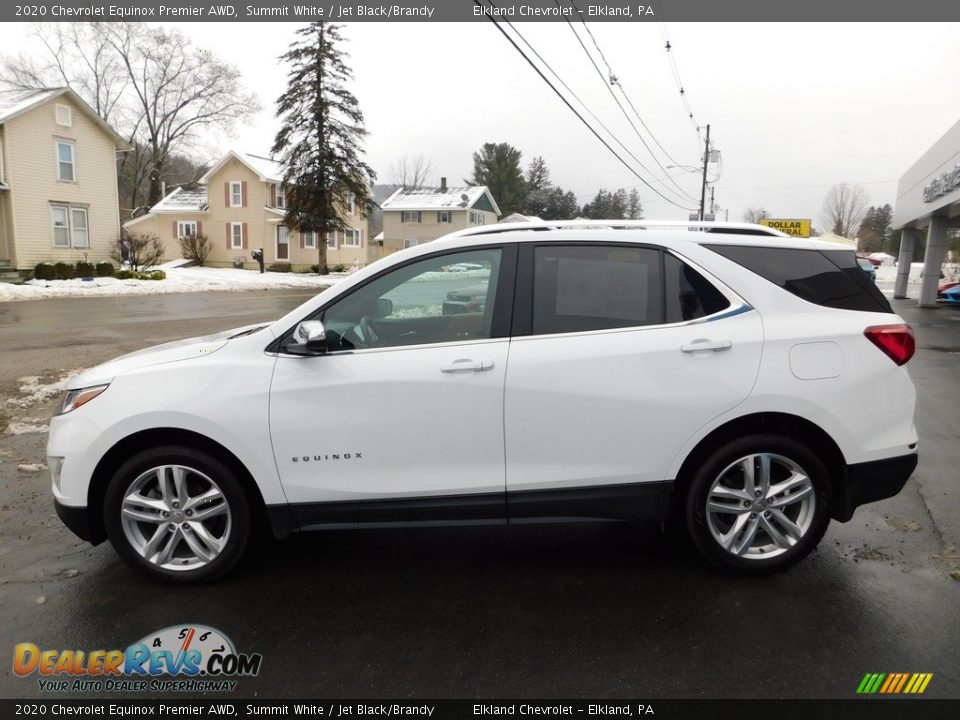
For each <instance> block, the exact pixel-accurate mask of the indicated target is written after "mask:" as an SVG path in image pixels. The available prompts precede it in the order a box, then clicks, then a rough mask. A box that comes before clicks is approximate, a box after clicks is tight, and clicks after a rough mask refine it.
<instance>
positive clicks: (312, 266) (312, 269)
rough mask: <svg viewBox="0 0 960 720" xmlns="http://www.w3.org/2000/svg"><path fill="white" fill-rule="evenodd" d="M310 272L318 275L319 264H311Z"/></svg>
mask: <svg viewBox="0 0 960 720" xmlns="http://www.w3.org/2000/svg"><path fill="white" fill-rule="evenodd" d="M310 272H312V273H316V274H317V275H319V274H320V266H319V265H311V266H310Z"/></svg>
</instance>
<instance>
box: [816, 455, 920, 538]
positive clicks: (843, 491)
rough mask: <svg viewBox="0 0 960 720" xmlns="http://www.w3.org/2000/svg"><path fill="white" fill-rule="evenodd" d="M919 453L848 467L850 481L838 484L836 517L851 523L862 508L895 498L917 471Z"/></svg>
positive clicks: (834, 512)
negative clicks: (859, 508) (915, 470)
mask: <svg viewBox="0 0 960 720" xmlns="http://www.w3.org/2000/svg"><path fill="white" fill-rule="evenodd" d="M918 459H919V456H918V455H917V453H915V452H914V453H910V454H909V455H900V456H899V457H892V458H886V459H884V460H874V461H872V462H865V463H857V464H855V465H847V470H846V477H845V478H844V481H843V482H841V483H839V484H838V487H837V488H836V496H835V497H834V506H833V517H834V518H835V519H837V520H839V521H840V522H847V521H848V520H849V519H850V518H852V517H853V511H854V510H856V509H857V508H858V507H860V506H861V505H866V504H867V503H872V502H876V501H877V500H884V499H885V498H889V497H893V496H894V495H896V494H897V493H898V492H900V491H901V490H902V489H903V486H904V485H906V483H907V480H908V479H909V478H910V475H911V473H913V471H914V469H915V468H916V467H917V461H918Z"/></svg>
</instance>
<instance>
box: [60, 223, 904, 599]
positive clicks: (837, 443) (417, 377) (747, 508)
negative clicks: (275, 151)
mask: <svg viewBox="0 0 960 720" xmlns="http://www.w3.org/2000/svg"><path fill="white" fill-rule="evenodd" d="M600 225H602V226H598V224H597V221H593V222H592V224H591V225H589V226H587V225H584V224H582V223H581V224H579V225H578V224H577V223H575V222H570V223H552V224H546V223H543V224H521V225H501V226H494V227H489V226H487V227H482V228H474V229H471V230H466V231H461V232H458V233H454V234H453V235H450V236H447V237H446V238H444V239H441V240H438V241H436V242H431V243H429V244H427V245H421V246H418V247H415V248H411V249H409V250H406V251H403V252H399V253H396V254H395V255H391V256H389V257H388V258H386V259H383V260H381V261H379V262H376V263H374V264H372V265H371V266H369V267H367V268H366V269H364V270H362V271H360V272H357V273H356V274H354V275H352V276H350V277H349V278H348V279H346V280H344V281H342V282H341V283H339V284H337V285H335V286H333V287H332V288H330V289H328V290H326V291H325V292H322V293H320V294H319V295H317V296H316V297H315V298H313V299H312V300H310V301H308V302H306V303H305V304H303V305H302V306H300V307H298V308H297V309H296V310H294V311H293V312H291V313H289V314H288V315H286V316H285V317H283V318H281V319H280V320H278V321H276V322H274V323H271V324H269V325H262V326H258V327H248V328H242V329H239V330H233V331H229V332H225V333H221V334H219V335H214V336H211V337H206V338H199V339H193V340H185V341H182V342H178V343H172V344H168V345H162V346H160V347H156V348H152V349H149V350H144V351H141V352H137V353H133V354H132V355H126V356H124V357H122V358H118V359H117V360H114V361H112V362H109V363H106V364H104V365H101V366H99V367H96V368H93V369H91V370H88V371H86V372H84V373H83V374H82V375H80V376H79V377H77V378H76V379H75V380H74V381H73V383H72V389H71V390H70V391H69V392H67V393H66V394H65V396H64V398H63V400H62V403H61V406H60V408H59V411H58V413H57V415H56V416H55V417H54V418H53V420H52V422H51V425H50V441H49V446H48V455H49V466H50V468H51V472H52V475H53V494H54V497H55V501H56V509H57V512H58V514H59V515H60V517H61V518H62V520H63V521H64V523H66V524H67V526H68V527H70V528H71V529H72V530H73V531H74V532H75V533H76V534H77V535H79V536H80V537H81V538H84V539H86V540H89V541H90V542H92V543H94V544H96V543H99V542H101V541H103V540H104V539H106V538H109V539H110V540H111V542H112V543H113V545H114V547H115V548H116V550H117V552H119V554H120V555H122V556H123V557H124V558H125V559H126V560H127V561H129V562H130V563H131V564H132V565H134V566H136V567H139V568H142V569H144V570H146V571H148V572H150V573H152V574H153V575H155V576H157V577H160V578H163V579H165V580H169V581H173V582H193V581H201V580H207V579H210V578H213V577H214V576H217V575H220V574H221V573H224V572H226V571H227V570H228V569H230V568H231V567H232V566H233V565H234V564H235V563H236V562H237V561H238V560H239V558H240V557H241V555H242V553H243V550H244V547H245V546H246V544H247V540H248V538H249V536H250V534H251V530H252V528H253V527H254V526H255V525H258V524H259V525H264V526H269V527H270V528H271V529H272V531H273V533H274V534H275V535H276V536H278V537H283V536H286V535H287V534H289V533H290V532H293V531H297V530H314V529H324V528H357V527H361V528H366V527H394V526H398V525H409V524H431V525H433V524H506V523H530V522H546V521H558V520H578V521H579V520H624V521H633V522H649V523H660V524H665V523H666V522H667V521H673V522H678V523H680V524H681V526H682V527H684V528H685V530H686V532H687V533H688V534H689V536H690V537H691V538H692V540H693V542H694V544H695V545H696V547H697V548H698V549H699V551H700V552H701V553H702V554H703V555H704V556H705V557H706V558H707V559H708V560H710V561H712V562H713V563H715V564H717V565H720V566H722V567H724V568H727V569H730V570H734V571H739V572H746V573H754V572H767V571H771V570H775V569H779V568H783V567H786V566H788V565H790V564H792V563H794V562H796V561H797V560H799V559H800V558H802V557H804V556H805V555H806V554H807V553H809V552H810V551H811V549H813V547H814V546H815V545H816V544H817V542H818V541H819V540H820V538H821V536H822V535H823V533H824V531H825V529H826V527H827V524H828V523H829V521H830V519H831V518H833V519H836V520H840V521H846V520H849V519H850V517H851V516H852V514H853V511H854V509H855V508H856V507H857V506H858V505H861V504H863V503H866V502H871V501H874V500H879V499H882V498H886V497H890V496H892V495H894V494H896V493H897V492H899V491H900V489H901V488H902V487H903V485H904V483H905V482H906V480H907V478H908V477H909V476H910V473H911V472H912V471H913V469H914V467H915V466H916V464H917V435H916V431H915V429H914V425H913V410H914V399H915V394H914V387H913V384H912V383H911V381H910V377H909V376H908V374H907V370H906V368H905V367H904V364H905V363H906V362H907V361H908V360H909V359H910V357H911V356H912V354H913V351H914V340H913V333H912V331H911V329H910V327H909V326H907V325H905V324H904V323H903V321H902V320H901V319H900V318H899V317H897V316H896V315H895V314H893V312H892V311H891V309H890V305H889V304H888V303H887V301H886V299H885V298H884V296H883V295H882V294H881V293H880V292H879V290H877V288H876V287H875V286H874V284H873V283H872V282H870V281H869V279H868V278H867V276H866V274H865V273H864V272H863V271H862V270H861V269H860V267H859V266H858V265H857V261H856V258H855V257H854V253H853V252H852V251H850V250H845V249H842V248H840V247H839V246H837V245H833V244H830V243H821V242H817V241H810V240H803V239H794V238H789V237H787V236H784V235H781V234H780V233H778V232H776V231H771V230H768V229H767V228H762V227H758V226H748V225H736V224H730V225H721V224H707V223H704V224H701V225H702V226H703V227H701V229H702V230H706V231H705V232H687V231H686V230H687V227H688V226H691V225H696V224H695V223H682V225H681V227H680V228H667V227H661V226H665V225H668V224H666V223H663V224H657V223H646V222H618V221H610V222H607V221H604V222H603V223H601V224H600ZM451 268H455V271H454V270H451ZM481 295H482V297H481ZM458 298H459V299H458ZM463 298H466V300H464V299H463Z"/></svg>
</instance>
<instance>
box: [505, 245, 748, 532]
mask: <svg viewBox="0 0 960 720" xmlns="http://www.w3.org/2000/svg"><path fill="white" fill-rule="evenodd" d="M518 273H519V274H518V290H517V304H516V309H515V318H514V338H513V341H512V344H511V349H510V368H509V373H508V376H507V385H506V399H505V408H504V413H505V433H506V453H507V490H508V496H507V497H508V512H509V517H510V520H511V522H513V521H515V520H523V519H526V518H536V517H542V516H549V517H562V516H566V515H569V516H574V517H580V516H583V515H593V516H597V517H626V518H634V519H644V518H652V517H654V516H655V513H656V509H657V503H658V500H659V496H660V488H661V487H662V485H663V483H662V481H664V480H667V479H668V478H667V477H666V473H667V471H668V470H667V469H668V467H669V465H670V462H671V460H672V459H673V457H674V456H675V454H676V453H677V452H678V451H679V449H680V447H681V446H682V445H683V443H684V442H685V441H686V440H687V439H688V438H689V437H691V436H692V435H693V434H694V433H695V432H696V431H697V429H698V428H700V427H702V426H703V425H704V424H705V423H707V422H708V421H709V420H711V419H712V418H714V417H716V416H718V415H719V414H721V413H723V412H724V411H726V410H728V409H730V408H732V407H734V406H735V405H737V404H738V403H740V402H742V401H743V400H744V399H745V398H746V397H747V395H748V394H749V392H750V390H751V388H752V386H753V383H754V380H755V378H756V375H757V371H758V368H759V361H760V350H761V346H762V326H761V321H760V318H759V316H758V314H757V313H756V312H755V311H753V310H752V309H750V308H749V306H746V305H745V304H744V303H743V302H742V301H740V300H739V299H738V298H736V296H735V295H733V293H731V292H730V291H729V290H725V291H723V292H721V290H719V289H718V288H717V287H716V286H715V285H714V284H713V283H712V282H711V281H709V280H707V279H706V277H704V275H703V274H702V273H700V272H698V271H697V270H696V269H694V268H693V267H692V266H690V265H689V264H688V263H685V262H683V261H681V260H680V259H679V258H677V257H675V256H674V255H672V254H670V253H668V252H665V251H663V250H661V249H659V248H655V247H643V246H630V245H624V244H610V245H600V244H593V243H591V244H576V243H566V244H547V243H542V244H537V245H535V246H525V247H522V248H521V256H520V263H519V270H518ZM725 293H726V294H725Z"/></svg>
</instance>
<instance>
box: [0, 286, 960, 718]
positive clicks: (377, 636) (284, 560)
mask: <svg viewBox="0 0 960 720" xmlns="http://www.w3.org/2000/svg"><path fill="white" fill-rule="evenodd" d="M307 297H308V294H305V293H304V292H303V291H278V292H259V293H255V292H251V293H229V294H202V295H200V294H192V295H180V296H174V295H169V296H155V297H142V298H140V297H131V298H122V299H107V298H103V299H99V298H86V299H77V300H41V301H31V302H21V303H8V304H5V305H0V412H2V413H6V415H7V418H6V419H7V420H13V421H16V422H27V423H28V424H29V422H30V421H37V422H42V418H43V417H45V416H47V415H49V412H50V408H51V405H52V401H39V402H36V403H32V404H31V403H29V402H28V401H26V400H25V398H24V394H23V393H22V392H21V391H20V389H19V388H20V386H21V385H22V383H18V382H17V378H20V377H22V376H26V375H33V376H41V379H42V380H50V379H56V378H57V377H59V376H60V375H61V374H62V373H63V372H65V371H69V370H71V369H73V368H81V367H88V366H90V365H92V364H94V363H97V362H101V361H103V360H106V359H108V358H110V357H113V356H115V355H117V354H120V353H123V352H127V351H131V350H134V349H137V348H140V347H144V346H147V345H150V344H154V343H158V342H163V341H165V340H170V339H174V338H179V337H185V336H189V335H197V334H202V333H207V332H211V331H215V330H219V329H224V328H228V327H233V326H239V325H244V324H248V323H252V322H256V321H258V320H261V319H264V320H265V319H269V318H271V317H276V316H278V315H280V314H281V313H283V312H285V311H286V310H288V309H289V308H291V307H293V306H294V305H296V304H298V303H299V302H302V301H303V300H305V299H306V298H307ZM913 305H914V303H913V302H912V301H904V302H898V303H896V308H897V310H898V311H899V312H901V313H902V314H903V315H904V316H905V317H906V319H907V320H908V321H909V322H911V323H912V324H913V325H914V327H915V329H916V331H917V336H918V340H919V347H920V349H919V351H918V353H917V355H916V357H915V358H914V359H913V360H912V361H911V364H910V369H911V374H912V376H913V378H914V380H915V382H916V384H917V387H918V391H919V397H920V400H919V407H918V413H917V423H918V427H919V429H920V437H921V445H920V448H921V454H920V457H921V460H920V466H919V468H918V470H917V472H916V473H915V475H914V477H913V479H911V481H910V482H909V483H908V485H907V487H906V488H905V489H904V491H903V492H902V493H901V494H900V495H899V496H897V497H896V498H893V499H891V500H888V501H885V502H882V503H878V504H875V505H872V506H867V507H864V508H861V509H860V510H858V511H857V513H856V515H855V517H854V519H853V520H852V521H851V522H849V523H847V524H837V523H834V524H832V525H831V527H830V529H829V530H828V532H827V535H826V537H825V538H824V540H823V542H822V544H821V545H820V547H819V549H818V550H817V551H816V552H815V553H814V554H813V555H812V556H811V557H809V558H808V559H807V560H806V561H804V562H803V563H801V564H800V565H799V566H797V567H795V568H793V569H791V570H790V571H788V572H785V573H782V574H779V575H776V576H773V577H767V578H759V579H744V578H733V577H727V576H724V575H721V574H718V573H716V572H714V571H712V570H710V569H708V568H706V567H705V566H703V565H702V564H701V563H700V562H699V561H697V560H696V559H695V558H693V557H691V556H690V555H689V554H687V552H686V551H684V550H682V549H679V548H677V547H674V546H672V545H671V543H670V542H669V541H668V540H666V539H664V538H662V537H660V536H658V535H655V534H640V533H637V532H636V531H635V530H634V529H633V528H631V527H628V526H619V525H613V524H611V525H562V526H518V527H507V528H501V527H497V528H480V529H476V528H463V529H417V530H370V531H361V532H326V533H315V534H303V535H300V536H294V537H292V538H290V539H289V540H286V541H282V542H281V541H274V540H270V539H261V540H259V541H258V542H257V543H255V545H254V547H253V548H252V550H251V552H250V553H249V555H248V556H247V558H246V559H245V560H244V562H243V563H242V564H241V565H240V566H239V567H238V569H237V570H236V571H235V572H234V573H233V574H231V575H230V576H229V577H227V578H225V579H224V580H223V581H221V582H218V583H217V584H214V585H210V586H205V587H198V588H179V589H178V588H170V587H166V586H163V585H158V584H156V583H155V582H153V581H151V580H148V579H146V578H144V577H143V576H141V575H140V574H138V573H135V572H134V571H132V570H131V569H129V568H128V567H127V566H126V565H125V564H123V563H122V562H121V561H120V560H119V559H118V558H117V557H116V555H115V554H114V552H113V550H112V549H111V548H110V546H109V545H101V546H99V547H96V548H91V547H89V546H88V545H86V544H84V543H82V542H80V541H79V540H77V538H75V537H74V536H73V535H72V534H71V533H70V532H69V531H68V530H66V529H65V528H64V527H63V526H62V525H61V524H60V522H59V520H58V519H57V518H56V516H55V515H54V513H53V509H52V506H51V501H50V496H49V490H48V484H49V479H48V477H47V475H46V473H45V472H24V471H20V470H18V465H20V464H28V463H40V462H42V461H43V459H44V451H43V448H44V443H45V440H46V438H45V434H44V433H42V432H33V433H27V434H23V435H17V436H10V435H6V436H4V435H2V433H0V517H2V520H3V521H2V523H0V618H2V620H3V622H2V623H0V655H2V653H11V652H12V648H13V646H14V645H15V644H16V643H19V642H33V643H36V644H37V645H39V646H40V647H42V648H60V649H64V648H76V649H87V650H90V649H110V648H124V647H126V646H127V645H128V644H129V643H132V642H134V641H136V640H138V639H140V638H142V637H144V636H146V635H148V634H149V633H151V632H152V631H155V630H159V629H161V628H164V627H167V626H171V625H179V624H184V623H191V622H195V623H203V624H206V625H210V626H213V627H215V628H218V629H220V630H221V631H223V632H224V633H225V634H226V635H228V636H229V637H230V638H232V639H233V641H234V643H235V644H236V646H237V648H238V649H239V650H240V651H241V652H259V653H262V655H263V666H262V669H261V672H260V674H259V676H258V677H256V678H246V679H243V680H241V681H240V684H239V687H238V690H237V693H236V695H237V696H241V697H254V696H256V697H261V698H278V697H285V698H295V697H304V696H313V697H344V698H349V697H353V698H356V697H363V698H371V699H373V698H389V697H404V698H407V697H408V698H422V697H434V698H439V697H476V698H500V697H507V696H514V697H571V698H576V697H607V698H620V697H644V698H649V699H653V698H667V697H684V698H686V697H692V698H698V697H734V698H746V697H768V698H769V697H773V698H776V697H797V698H801V697H836V698H851V697H854V691H855V689H856V686H857V684H858V683H859V681H860V679H861V678H862V677H863V675H864V673H867V672H932V673H934V678H933V680H932V682H931V683H930V685H929V687H928V689H927V692H926V696H927V697H952V698H957V697H960V645H958V643H957V637H958V635H960V632H958V631H960V611H958V608H960V581H958V579H960V575H958V576H957V579H955V578H954V577H952V576H951V572H956V571H957V570H958V569H960V554H958V550H957V547H958V546H960V520H958V518H960V513H958V512H957V510H958V500H957V484H958V478H960V471H958V467H960V430H958V428H960V422H958V410H960V309H954V308H941V309H937V310H925V311H920V310H917V309H915V308H914V307H913ZM8 401H13V402H8ZM3 422H4V421H3V419H0V425H2V424H3ZM0 667H2V668H3V670H2V675H0V696H3V697H21V698H26V697H46V698H47V699H54V698H53V697H52V696H51V695H50V694H49V693H47V694H46V695H45V694H44V693H43V692H41V691H40V689H39V687H38V684H37V681H36V676H33V679H23V678H19V677H16V676H15V675H13V673H12V671H11V662H10V655H7V660H3V659H2V657H0ZM67 696H69V694H68V695H67ZM118 697H123V696H122V695H119V696H118Z"/></svg>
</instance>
